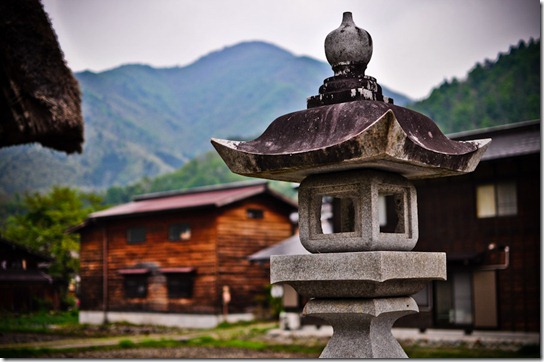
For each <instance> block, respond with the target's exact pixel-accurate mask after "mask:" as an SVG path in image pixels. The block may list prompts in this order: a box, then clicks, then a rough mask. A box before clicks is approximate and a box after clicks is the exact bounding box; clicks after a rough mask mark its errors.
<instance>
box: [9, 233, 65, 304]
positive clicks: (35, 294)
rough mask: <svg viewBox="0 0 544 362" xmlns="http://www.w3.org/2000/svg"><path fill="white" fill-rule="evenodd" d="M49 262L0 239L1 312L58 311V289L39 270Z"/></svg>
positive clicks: (48, 277)
mask: <svg viewBox="0 0 544 362" xmlns="http://www.w3.org/2000/svg"><path fill="white" fill-rule="evenodd" d="M51 261H52V259H51V258H49V257H47V256H44V255H41V254H38V253H35V252H33V251H30V250H28V249H27V248H25V247H22V246H20V245H17V244H15V243H13V242H11V241H9V240H7V239H4V238H2V237H0V296H1V297H0V311H3V312H4V311H7V312H29V311H35V310H38V309H40V308H48V309H49V308H52V309H58V308H59V306H60V294H59V289H58V288H57V285H56V283H55V281H54V280H53V278H52V277H51V276H50V275H49V274H47V273H46V272H45V271H44V270H45V269H46V268H43V267H42V266H47V265H48V264H49V263H50V262H51Z"/></svg>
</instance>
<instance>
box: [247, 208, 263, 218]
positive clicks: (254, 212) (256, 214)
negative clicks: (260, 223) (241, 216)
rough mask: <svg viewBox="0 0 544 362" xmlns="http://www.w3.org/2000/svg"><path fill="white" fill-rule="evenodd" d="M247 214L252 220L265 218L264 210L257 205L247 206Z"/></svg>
mask: <svg viewBox="0 0 544 362" xmlns="http://www.w3.org/2000/svg"><path fill="white" fill-rule="evenodd" d="M246 216H247V218H248V219H251V220H262V219H264V210H263V209H259V208H256V207H248V208H246Z"/></svg>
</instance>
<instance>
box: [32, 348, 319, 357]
mask: <svg viewBox="0 0 544 362" xmlns="http://www.w3.org/2000/svg"><path fill="white" fill-rule="evenodd" d="M317 357H319V354H316V355H312V354H305V353H291V352H265V351H252V350H246V349H238V348H216V347H179V348H127V349H119V350H112V351H98V350H97V351H85V352H74V353H71V352H61V353H51V354H47V355H43V356H40V358H108V359H110V358H146V359H148V358H164V359H171V358H198V359H204V358H221V359H223V358H297V359H298V358H317Z"/></svg>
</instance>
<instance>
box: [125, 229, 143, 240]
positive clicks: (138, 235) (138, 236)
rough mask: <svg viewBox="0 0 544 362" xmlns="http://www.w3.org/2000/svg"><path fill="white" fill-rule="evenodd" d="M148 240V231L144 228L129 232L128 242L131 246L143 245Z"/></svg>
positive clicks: (129, 230)
mask: <svg viewBox="0 0 544 362" xmlns="http://www.w3.org/2000/svg"><path fill="white" fill-rule="evenodd" d="M145 238H146V230H145V228H143V227H137V228H130V229H128V230H127V242H128V243H129V244H137V243H143V242H144V241H145Z"/></svg>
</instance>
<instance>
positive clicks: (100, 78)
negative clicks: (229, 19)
mask: <svg viewBox="0 0 544 362" xmlns="http://www.w3.org/2000/svg"><path fill="white" fill-rule="evenodd" d="M330 76H332V70H331V69H330V66H329V65H328V64H326V63H324V62H321V61H318V60H315V59H312V58H309V57H297V56H294V55H293V54H291V53H290V52H288V51H285V50H284V49H281V48H279V47H277V46H275V45H272V44H268V43H264V42H245V43H240V44H237V45H234V46H231V47H227V48H224V49H221V50H219V51H216V52H212V53H210V54H208V55H206V56H204V57H202V58H201V59H199V60H197V61H196V62H194V63H193V64H190V65H188V66H186V67H173V68H160V69H157V68H152V67H150V66H147V65H141V64H131V65H124V66H121V67H118V68H115V69H111V70H108V71H104V72H100V73H93V72H89V71H86V72H81V73H76V78H77V79H78V81H79V83H80V87H81V89H82V93H83V116H84V120H85V144H84V149H83V153H82V154H81V155H75V156H74V155H71V156H66V155H64V154H62V153H59V152H55V151H51V150H49V149H44V148H42V147H40V146H37V145H28V146H17V147H10V148H5V149H0V198H1V197H4V198H5V197H8V196H9V195H13V194H14V193H19V192H23V191H26V190H32V191H36V190H37V191H42V190H47V189H49V187H50V186H51V185H55V184H62V185H71V186H77V187H80V188H82V189H87V190H92V189H104V188H107V187H111V186H113V185H127V184H131V183H134V182H135V181H136V180H139V179H141V178H142V177H144V176H147V177H153V176H157V175H161V174H165V173H168V172H172V171H174V170H176V169H178V168H179V167H180V166H182V165H183V164H185V163H186V162H187V161H188V160H190V159H192V158H193V157H195V156H196V155H199V154H201V153H203V152H206V151H208V150H211V149H212V148H211V145H210V141H209V140H210V138H211V137H219V138H230V139H249V138H254V137H256V136H258V135H259V134H261V133H262V132H263V131H264V129H265V128H266V127H267V126H268V125H269V124H270V122H271V121H272V120H274V119H275V118H276V117H278V116H280V115H282V114H285V113H288V112H292V111H296V110H300V109H304V108H305V107H306V97H308V96H311V95H315V94H317V92H318V88H319V86H320V85H321V84H322V82H323V80H324V79H325V78H327V77H330ZM382 87H383V86H382ZM383 92H384V94H385V95H387V96H390V97H392V98H394V99H395V102H396V104H401V105H402V104H403V103H406V102H407V101H409V100H408V99H407V98H406V97H405V96H403V95H400V94H396V93H394V92H392V91H390V90H388V89H387V88H386V87H383Z"/></svg>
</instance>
